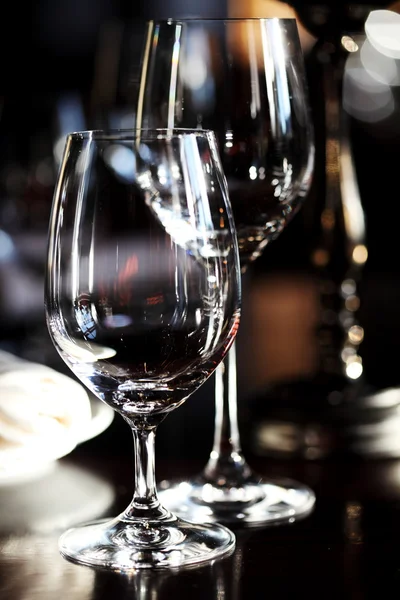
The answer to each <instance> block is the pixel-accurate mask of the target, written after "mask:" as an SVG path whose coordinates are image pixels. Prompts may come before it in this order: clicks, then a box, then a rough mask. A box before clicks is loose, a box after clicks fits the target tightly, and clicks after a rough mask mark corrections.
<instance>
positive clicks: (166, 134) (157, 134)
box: [66, 127, 215, 141]
mask: <svg viewBox="0 0 400 600" xmlns="http://www.w3.org/2000/svg"><path fill="white" fill-rule="evenodd" d="M187 135H195V136H204V137H212V138H215V133H214V131H213V130H212V129H200V128H198V127H197V128H189V127H158V128H156V127H154V128H153V127H138V128H132V129H129V128H128V129H86V130H82V131H71V132H70V133H68V134H67V136H66V137H67V139H73V140H77V139H93V140H109V139H115V140H117V139H118V140H136V139H139V140H140V141H145V140H157V139H170V138H172V137H182V136H187Z"/></svg>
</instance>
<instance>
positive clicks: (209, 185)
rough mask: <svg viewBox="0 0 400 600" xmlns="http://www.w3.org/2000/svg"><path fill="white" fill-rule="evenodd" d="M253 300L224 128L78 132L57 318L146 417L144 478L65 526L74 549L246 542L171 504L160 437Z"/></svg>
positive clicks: (100, 386) (80, 369)
mask: <svg viewBox="0 0 400 600" xmlns="http://www.w3.org/2000/svg"><path fill="white" fill-rule="evenodd" d="M239 305H240V266H239V254H238V250H237V241H236V235H235V230H234V224H233V217H232V214H231V209H230V205H229V200H228V196H227V191H226V183H225V179H224V177H223V173H222V170H221V165H220V161H219V157H218V154H217V150H216V143H215V138H214V136H213V134H212V133H209V132H200V131H182V130H181V131H172V130H168V131H162V130H157V131H116V132H103V131H93V132H90V131H88V132H80V133H74V134H71V135H69V136H68V138H67V141H66V147H65V151H64V157H63V161H62V164H61V169H60V174H59V179H58V184H57V188H56V192H55V197H54V204H53V209H52V215H51V221H50V233H49V252H48V266H47V278H46V314H47V323H48V328H49V332H50V336H51V338H52V341H53V342H54V345H55V347H56V349H57V350H58V352H59V353H60V355H61V357H62V358H63V359H64V361H65V362H66V364H67V365H68V367H69V368H70V369H71V370H72V371H73V373H74V374H75V375H76V376H77V377H78V378H79V379H80V380H81V381H82V383H83V384H84V385H85V386H86V387H87V388H89V390H90V391H92V392H93V393H94V394H95V395H96V396H97V397H98V398H100V399H101V400H103V401H104V402H106V403H107V404H108V405H110V406H111V407H112V408H113V409H114V410H115V411H117V412H118V413H119V414H120V415H122V417H123V418H124V419H125V421H126V422H127V423H128V425H129V426H130V427H131V428H132V431H133V437H134V445H135V489H134V496H133V500H132V502H131V504H130V505H129V506H128V508H127V509H126V510H125V511H124V512H123V513H122V514H120V515H119V516H117V517H116V518H115V519H113V520H110V521H105V522H97V523H91V524H87V525H84V526H81V527H77V528H74V529H72V530H69V531H67V532H66V533H64V534H63V535H62V537H61V539H60V550H61V553H62V554H63V555H64V556H66V557H67V558H69V559H71V560H73V561H76V562H80V563H84V564H87V565H93V566H95V565H97V566H102V567H107V568H111V569H116V570H120V571H121V570H131V569H137V568H151V567H176V566H181V565H190V564H193V563H200V562H203V561H207V560H210V559H214V558H215V557H217V556H220V555H221V554H224V553H226V552H229V551H230V550H231V549H232V548H233V547H234V543H235V538H234V535H233V534H232V533H231V532H230V531H229V530H228V529H226V528H225V527H223V526H219V525H214V524H212V525H210V524H208V525H193V524H189V523H187V522H185V521H182V520H181V519H179V518H177V517H176V516H174V515H173V514H171V512H170V511H169V510H167V509H166V508H164V507H163V506H162V505H161V504H160V502H159V500H158V498H157V493H156V484H155V475H154V438H155V433H156V428H157V425H158V424H159V423H160V422H161V421H162V420H163V419H164V418H165V416H166V415H167V414H168V413H169V412H171V411H172V410H174V409H175V408H176V407H178V406H180V405H181V404H182V403H183V402H184V401H185V400H186V399H187V398H188V397H189V396H190V395H191V394H192V393H193V392H194V391H195V390H196V389H197V388H198V387H199V386H200V385H202V383H203V382H204V381H205V380H206V379H207V378H208V377H209V376H210V375H211V373H212V372H213V371H214V370H215V368H216V367H217V365H218V364H219V362H220V361H221V360H222V359H223V357H224V356H225V354H226V352H227V351H228V349H229V347H230V346H231V344H232V342H233V339H234V337H235V333H236V331H237V328H238V322H239Z"/></svg>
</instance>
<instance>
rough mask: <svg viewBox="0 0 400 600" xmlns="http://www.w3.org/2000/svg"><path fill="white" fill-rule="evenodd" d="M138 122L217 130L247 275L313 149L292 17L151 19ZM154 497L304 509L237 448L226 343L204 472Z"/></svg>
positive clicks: (194, 509)
mask: <svg viewBox="0 0 400 600" xmlns="http://www.w3.org/2000/svg"><path fill="white" fill-rule="evenodd" d="M137 123H138V124H141V126H143V125H144V126H146V127H150V126H151V127H155V126H157V127H159V126H168V127H174V126H185V127H197V128H198V129H202V128H210V129H213V130H214V131H215V132H216V135H217V140H218V145H219V148H220V154H221V158H222V164H223V168H224V171H225V174H226V177H227V181H228V188H229V195H230V200H231V203H232V207H233V212H234V218H235V224H236V229H237V234H238V241H239V251H240V260H241V270H242V272H245V271H246V269H247V267H248V265H249V264H250V263H251V262H252V261H254V260H255V259H256V258H257V257H258V256H259V255H260V254H261V252H262V251H263V249H264V248H265V246H266V245H267V244H268V243H269V242H271V241H272V240H274V239H275V238H276V237H277V236H278V235H279V234H280V233H281V231H282V230H283V228H284V227H285V226H286V225H287V223H288V222H289V221H290V219H291V218H292V217H293V215H294V214H295V213H296V211H297V210H298V208H299V207H300V206H301V203H302V201H303V199H304V197H305V195H306V193H307V191H308V188H309V186H310V183H311V176H312V171H313V164H314V145H313V136H312V126H311V121H310V115H309V108H308V98H307V86H306V78H305V69H304V62H303V55H302V51H301V46H300V40H299V36H298V30H297V24H296V20H295V19H225V20H213V19H211V20H208V19H207V20H197V19H187V20H179V21H173V20H167V21H159V22H154V21H151V22H149V24H148V36H147V43H146V46H145V51H144V56H143V62H142V77H141V85H140V93H139V100H138V108H137ZM288 343H290V342H288ZM161 493H162V498H163V502H165V504H166V505H167V506H169V507H172V508H173V510H174V511H176V513H177V514H180V515H185V516H186V517H187V518H188V519H190V520H192V521H198V522H204V521H205V520H209V521H215V520H217V521H221V522H227V523H238V522H240V523H243V524H248V525H257V524H265V523H267V524H268V523H270V522H274V523H277V522H287V521H293V520H294V519H295V518H296V517H299V516H304V515H306V514H308V513H309V512H310V511H311V509H312V507H313V505H314V502H315V496H314V493H313V492H312V490H310V489H309V488H308V487H307V486H305V485H303V484H301V483H299V482H296V481H287V480H278V481H276V480H275V481H273V480H270V479H267V480H264V481H263V480H262V479H261V477H259V476H258V475H257V474H255V473H253V471H252V470H251V469H250V467H249V466H248V464H247V462H246V460H245V458H244V456H243V453H242V450H241V445H240V438H239V429H238V422H237V403H236V356H235V346H232V349H231V350H230V352H229V357H228V358H227V360H226V361H225V362H224V363H223V364H222V365H221V366H220V368H219V369H218V371H217V374H216V424H215V434H214V446H213V448H212V452H211V454H210V458H209V461H208V463H207V465H206V466H205V469H204V470H203V472H202V473H200V474H199V475H198V476H196V477H195V478H194V479H192V480H191V481H187V482H176V483H175V482H163V485H162V491H161Z"/></svg>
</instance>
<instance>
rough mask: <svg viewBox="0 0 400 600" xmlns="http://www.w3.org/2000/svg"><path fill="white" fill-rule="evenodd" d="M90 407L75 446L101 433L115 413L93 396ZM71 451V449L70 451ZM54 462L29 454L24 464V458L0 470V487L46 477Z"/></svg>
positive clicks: (52, 459)
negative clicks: (90, 414) (87, 419)
mask: <svg viewBox="0 0 400 600" xmlns="http://www.w3.org/2000/svg"><path fill="white" fill-rule="evenodd" d="M90 405H91V409H92V418H91V421H90V423H89V426H88V427H87V428H86V431H85V434H84V436H83V437H82V438H81V439H80V440H79V442H78V443H77V445H80V444H83V443H84V442H87V441H88V440H91V439H93V438H95V437H96V436H98V435H100V433H103V431H105V430H106V429H107V428H108V427H109V426H110V425H111V423H112V421H113V419H114V415H115V412H114V411H113V409H112V408H110V407H109V406H108V405H107V404H105V403H104V402H102V401H101V400H98V399H97V398H96V397H95V396H92V395H90ZM72 450H73V448H72V449H71V450H70V451H72ZM5 452H6V451H5ZM0 454H1V450H0ZM64 456H65V454H64ZM59 458H61V456H60V457H59ZM56 462H57V460H55V459H54V458H51V457H49V459H48V460H43V458H41V459H40V460H38V458H37V457H35V456H34V455H32V453H29V454H27V460H26V462H25V457H24V460H18V461H17V462H16V461H13V464H12V465H10V468H9V469H8V468H4V467H3V468H0V486H9V485H17V484H21V483H25V482H29V481H31V480H33V479H37V478H40V477H43V476H45V475H48V474H49V473H50V472H51V471H52V470H53V469H54V467H55V464H56Z"/></svg>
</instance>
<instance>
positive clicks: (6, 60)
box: [0, 0, 400, 459]
mask: <svg viewBox="0 0 400 600" xmlns="http://www.w3.org/2000/svg"><path fill="white" fill-rule="evenodd" d="M378 8H379V9H382V8H390V9H391V10H393V12H396V11H397V6H396V5H391V6H389V5H388V4H386V3H383V2H375V3H362V2H357V3H345V2H342V1H339V0H330V1H329V2H325V3H324V2H306V1H301V0H293V3H292V6H288V5H283V4H281V3H279V2H274V1H272V2H271V1H270V0H258V1H255V0H254V1H252V2H247V1H245V0H235V1H232V2H231V3H228V2H225V0H223V1H222V0H221V1H220V0H218V1H217V0H201V1H200V0H190V1H189V0H163V1H161V0H147V1H144V0H141V1H138V0H135V1H134V2H132V0H131V1H129V2H128V1H127V0H68V2H67V1H66V0H58V1H57V2H54V1H53V2H52V1H51V0H36V1H35V2H30V3H29V2H28V3H26V5H24V7H23V8H21V7H20V6H19V5H17V4H16V3H15V6H13V7H10V8H9V14H8V16H7V19H2V25H1V30H2V34H1V36H0V49H1V52H0V57H1V58H0V74H1V77H0V348H2V349H5V350H9V351H10V352H13V353H15V354H17V355H18V356H23V357H24V358H26V359H28V360H34V361H37V362H43V363H46V364H49V365H51V366H53V367H54V368H56V369H60V370H64V371H65V372H66V369H65V367H64V366H63V364H62V361H61V359H60V358H59V357H58V355H57V354H56V352H55V350H54V348H53V346H52V344H51V342H50V340H49V337H48V335H47V329H46V325H45V321H44V310H43V278H44V260H45V251H46V241H47V226H48V219H49V213H50V207H51V201H52V194H53V188H54V183H55V177H56V174H57V169H58V164H59V160H60V156H61V152H62V146H63V141H64V138H65V135H66V134H67V133H68V132H70V131H73V130H80V129H93V128H103V127H131V126H133V125H134V106H135V104H134V103H135V94H136V92H137V87H138V73H139V67H140V57H141V52H142V47H143V42H144V36H145V30H146V25H145V23H146V20H148V19H150V18H165V17H184V16H201V17H218V18H219V17H225V16H241V17H246V16H249V17H250V16H256V17H264V16H283V15H286V16H296V17H297V19H298V23H299V26H300V27H301V32H302V39H303V42H304V53H305V60H306V66H307V74H308V79H309V92H310V106H311V117H312V119H313V121H314V127H315V141H316V163H315V177H314V182H313V186H312V189H311V191H310V194H309V197H308V198H307V201H306V202H305V205H304V207H303V209H302V210H301V211H300V212H299V214H298V215H297V216H296V218H295V219H294V220H293V222H291V223H290V224H289V226H288V227H287V229H286V230H285V231H284V232H283V234H282V235H281V236H280V238H279V239H278V240H277V241H275V242H274V243H273V244H271V245H270V246H268V247H267V249H266V250H265V252H264V254H263V256H262V257H261V258H260V259H258V261H257V262H256V263H255V264H254V265H253V268H252V269H251V271H250V273H249V274H248V276H247V277H246V279H245V282H244V291H245V294H244V310H243V321H242V326H241V329H240V334H239V338H238V351H239V414H240V422H241V427H242V429H243V443H244V445H245V446H246V449H247V451H248V452H253V453H255V454H258V455H264V454H265V455H269V454H277V455H279V456H293V455H295V456H298V455H300V456H303V457H304V456H305V457H306V458H321V457H324V456H325V455H329V454H330V453H331V452H333V451H336V450H338V449H339V450H340V451H341V450H343V447H344V446H345V445H346V444H350V445H351V444H353V445H352V446H351V448H352V450H353V451H354V452H356V453H357V452H358V453H359V454H365V455H367V456H381V455H400V440H399V441H397V438H400V435H398V433H399V432H400V427H399V426H398V422H397V420H398V406H399V400H400V393H398V392H397V390H398V388H399V385H400V372H399V369H398V356H399V352H398V339H399V337H400V313H399V306H400V285H399V273H400V268H399V263H398V256H399V251H398V240H399V234H398V218H397V203H398V198H399V191H398V162H399V158H398V157H399V156H400V153H399V150H400V107H399V93H398V90H399V86H398V85H399V82H398V81H397V79H396V76H395V77H394V78H392V79H391V80H390V81H389V80H388V81H384V80H382V77H381V81H380V82H379V81H378V83H376V85H375V87H374V86H373V85H372V84H371V82H370V81H369V80H368V81H367V82H365V78H364V79H363V78H361V79H360V78H357V77H356V78H355V77H353V74H354V73H359V71H360V70H361V71H362V69H363V68H364V66H363V63H362V61H360V58H359V55H360V49H361V47H362V45H363V43H364V42H365V32H364V25H365V21H366V19H367V18H368V16H369V14H370V13H371V11H373V10H375V9H378ZM282 11H283V12H282ZM294 11H296V12H294ZM352 43H353V44H355V46H354V45H352ZM357 60H358V62H357ZM351 61H353V62H351ZM398 63H399V60H397V59H396V60H395V59H393V65H392V67H393V69H395V72H396V73H397V74H398V73H400V70H399V71H397V69H399V64H398ZM346 69H347V74H348V76H349V78H348V79H346V77H345V75H344V74H345V73H346ZM351 69H353V71H351ZM327 79H328V80H329V81H331V83H332V82H333V88H332V89H331V92H332V93H333V96H334V97H333V99H332V97H328V94H329V93H330V92H329V89H330V88H329V86H328V87H327V86H326V82H327ZM343 81H346V82H347V83H348V84H349V85H347V87H346V85H343ZM360 82H361V83H360ZM350 84H351V85H350ZM335 94H337V97H336V96H335ZM335 101H337V102H338V106H339V108H340V111H341V113H342V112H344V113H345V121H344V122H345V126H344V125H343V122H342V120H340V128H339V131H336V132H335V130H334V127H333V131H331V124H330V121H329V119H330V113H329V110H331V105H332V102H335ZM343 106H344V108H343ZM343 127H344V129H343ZM336 134H337V135H339V137H340V136H342V135H344V137H345V142H346V152H347V154H346V156H347V157H348V156H350V159H351V161H353V162H352V166H353V167H354V172H353V174H352V177H353V180H352V181H350V182H349V181H348V178H347V180H346V181H343V178H342V181H341V183H340V185H338V186H337V185H336V184H337V181H336V183H335V182H334V183H332V182H331V179H330V177H329V176H328V175H327V173H328V172H330V171H329V169H328V168H327V165H328V159H327V140H328V138H329V137H330V136H332V135H333V136H335V135H336ZM333 141H335V140H333ZM339 141H340V140H339ZM341 147H342V146H341ZM328 158H329V157H328ZM328 166H329V165H328ZM353 184H355V187H356V195H357V198H358V200H359V202H360V203H361V208H362V212H363V218H365V222H366V226H367V228H366V234H365V239H363V241H362V244H359V248H358V251H361V255H362V258H361V260H356V261H355V263H354V260H353V261H352V259H351V257H350V258H349V236H350V237H351V235H350V234H351V232H350V233H349V229H348V226H347V225H346V219H348V207H347V203H348V197H347V195H348V194H350V195H351V194H353V191H351V190H350V191H349V189H350V188H351V189H353V188H352V185H353ZM332 186H333V187H332ZM335 186H336V187H335ZM349 186H350V187H349ZM353 187H354V185H353ZM329 203H330V204H329ZM332 215H333V216H334V219H333V221H334V223H335V225H334V227H327V226H326V224H327V222H328V221H329V219H331V221H329V222H332ZM350 229H351V228H350ZM328 230H329V231H328ZM327 231H328V234H327ZM350 242H351V240H350ZM350 245H351V244H350ZM352 248H353V250H354V247H353V246H352ZM363 252H364V254H362V253H363ZM366 253H367V254H368V260H367V261H366V262H365V260H364V258H365V257H366ZM353 258H354V257H353ZM358 267H359V268H358ZM355 268H356V271H357V273H356V274H355V271H354V269H355ZM348 281H350V282H353V283H354V282H355V284H356V289H354V290H353V291H351V292H349V293H347V292H345V291H344V290H347V289H349V288H348V286H347V288H346V287H344V286H343V282H348ZM351 285H352V284H351ZM351 285H350V287H351ZM329 286H330V287H329ZM346 294H347V296H346ZM346 315H347V317H346ZM349 315H350V317H349ZM344 317H346V318H347V322H348V321H349V318H350V322H351V324H350V326H348V325H346V320H345V318H344ZM351 327H358V328H360V329H352V330H351V331H350V329H351ZM349 331H350V334H351V335H353V338H354V336H356V337H357V335H358V336H359V338H358V340H356V341H357V343H356V344H355V345H354V344H353V346H352V347H351V348H350V346H349V344H348V343H347V342H348V339H350V338H351V335H350V334H349ZM349 336H350V338H349ZM346 340H347V341H346ZM353 341H354V340H353ZM361 342H362V343H361ZM346 344H347V346H346ZM346 348H347V349H346ZM353 350H354V352H353ZM350 351H351V352H353V354H352V356H353V357H354V355H356V358H357V360H358V359H359V361H360V362H357V365H361V367H359V368H358V370H357V369H356V370H355V371H354V368H352V365H353V367H354V362H351V361H350V362H349V360H348V353H349V352H350ZM346 353H347V354H346ZM68 374H70V373H68ZM213 385H214V382H213V378H211V379H210V380H209V381H208V382H207V383H206V385H205V386H204V387H203V388H202V389H201V390H200V391H199V392H198V393H197V394H195V395H194V396H193V398H191V399H190V400H189V401H188V402H187V403H186V404H185V405H184V406H183V407H181V408H180V409H179V410H178V411H175V413H174V414H172V415H170V416H169V417H168V419H167V420H166V421H165V423H163V425H162V426H161V428H160V433H159V442H158V443H159V446H158V449H159V452H160V453H163V455H164V456H166V455H167V456H168V453H169V454H170V455H171V456H172V455H173V456H185V455H189V454H190V455H191V456H193V457H195V458H203V457H204V459H206V457H207V454H208V452H209V450H210V448H211V443H212V434H213V415H214V403H213V396H214V391H213ZM310 385H312V388H311V387H310ZM311 389H312V392H311ZM385 390H390V391H391V392H393V393H392V394H391V396H390V399H389V400H388V399H387V395H386V396H385V397H384V399H382V398H383V396H382V391H383V392H384V391H385ZM0 393H1V390H0ZM334 393H336V396H335V395H332V394H334ZM332 398H336V400H332ZM371 398H372V400H371ZM337 405H340V406H342V407H343V406H344V407H345V409H343V410H338V409H337V408H335V406H337ZM388 419H389V420H391V423H393V425H392V428H391V429H390V432H391V433H390V435H391V437H390V443H389V442H388V439H389V438H388V436H387V435H385V436H383V434H382V431H387V429H384V428H383V429H382V424H385V423H387V421H388ZM264 422H265V423H268V422H272V423H275V429H269V428H268V427H267V426H266V427H265V428H264V429H263V427H262V425H263V423H264ZM371 424H372V425H373V426H375V429H373V432H372V433H371V429H369V430H368V432H369V433H368V434H366V433H365V425H371ZM359 426H362V427H364V429H363V432H364V433H362V435H363V436H364V437H363V443H362V444H358V445H357V443H355V442H354V438H357V436H358V438H359V437H360V435H361V433H360V432H361V430H360V427H359ZM310 427H311V429H310ZM307 428H308V429H307ZM307 431H308V432H310V431H311V433H312V435H311V438H310V436H309V437H308V438H307V435H306V433H305V432H307ZM355 431H356V432H358V433H355ZM343 432H345V435H344V434H343ZM313 436H314V437H313ZM365 436H367V438H366V437H365ZM368 436H369V437H368ZM358 438H357V439H356V441H357V440H358V441H359V439H358ZM310 439H311V440H312V441H311V442H310ZM365 440H366V442H365ZM393 440H394V441H393ZM368 444H369V445H368ZM86 447H87V451H88V452H93V453H106V454H108V453H110V452H114V453H115V454H118V453H125V452H131V438H130V432H129V431H128V428H127V427H126V425H125V424H124V423H123V422H122V419H120V418H119V417H117V418H116V419H115V421H114V423H113V425H112V426H111V427H110V429H109V430H107V431H106V432H105V433H104V434H102V435H101V436H99V438H97V439H96V440H93V441H91V442H88V443H87V444H86ZM310 448H311V450H315V452H314V454H313V452H310Z"/></svg>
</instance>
